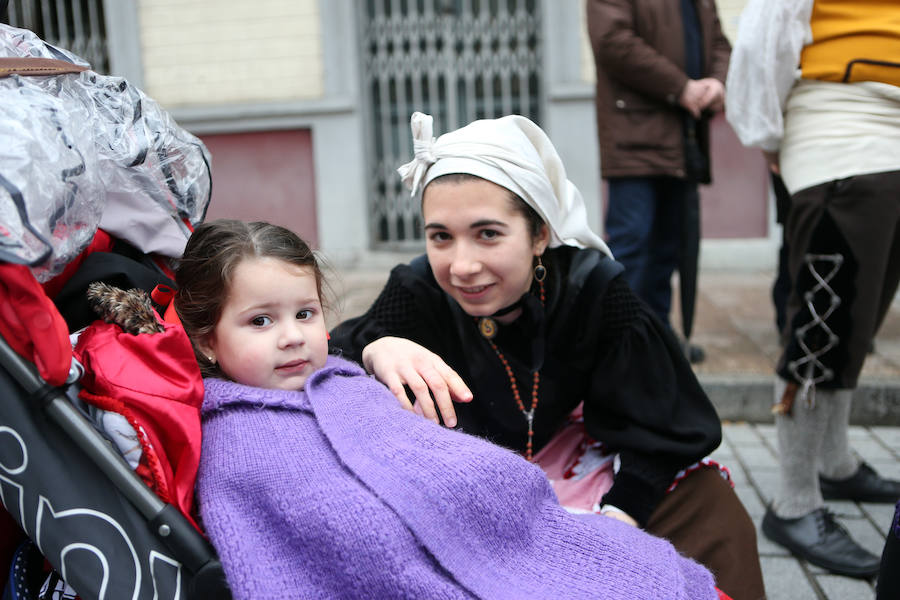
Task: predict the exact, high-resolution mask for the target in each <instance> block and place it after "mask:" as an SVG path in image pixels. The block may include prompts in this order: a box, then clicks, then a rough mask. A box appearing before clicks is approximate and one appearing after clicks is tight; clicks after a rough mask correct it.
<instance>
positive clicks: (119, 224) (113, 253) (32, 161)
mask: <svg viewBox="0 0 900 600" xmlns="http://www.w3.org/2000/svg"><path fill="white" fill-rule="evenodd" d="M210 191H211V179H210V172H209V154H208V152H207V150H206V148H205V147H204V146H203V144H202V142H200V141H199V140H198V139H197V138H195V137H194V136H192V135H191V134H189V133H187V132H186V131H184V130H182V129H181V128H179V127H178V126H177V125H175V123H174V122H173V121H172V120H171V119H170V118H169V116H168V115H167V114H166V113H165V112H164V111H162V110H161V109H160V108H159V107H158V106H157V105H156V104H155V103H154V102H153V101H152V100H150V99H149V98H147V97H146V96H145V95H144V94H143V93H142V92H141V91H140V90H137V89H135V88H134V87H133V86H131V85H129V84H128V82H127V81H125V80H123V79H121V78H115V77H106V76H102V75H99V74H97V73H94V72H93V71H91V70H90V68H89V65H87V64H86V63H85V62H84V61H83V60H82V59H80V58H79V57H77V56H75V55H73V54H71V53H69V52H67V51H65V50H61V49H59V48H55V47H53V46H50V45H49V44H46V43H45V42H43V41H42V40H40V39H39V38H37V36H35V35H34V34H33V33H31V32H30V31H27V30H23V29H17V28H13V27H9V26H7V25H3V24H0V277H2V279H0V502H2V505H3V508H0V569H2V570H3V571H5V572H4V573H3V574H0V589H4V586H3V582H4V580H6V586H5V591H4V592H3V596H2V597H3V600H6V599H7V598H9V599H12V598H29V599H31V598H39V597H40V598H45V597H46V598H62V597H73V594H76V593H77V595H78V597H80V598H116V599H118V598H131V599H138V598H148V599H149V598H172V599H181V598H194V597H196V598H229V597H230V592H229V590H228V587H227V584H226V583H225V579H224V574H223V572H222V568H221V564H220V563H219V561H218V559H217V557H216V555H215V552H214V550H213V549H212V547H211V546H210V545H209V543H208V542H207V541H206V538H205V536H204V535H203V534H202V532H201V531H200V530H199V528H198V527H197V526H196V525H195V523H194V522H193V520H192V514H191V501H192V485H193V475H194V473H195V468H196V459H197V458H198V457H199V412H198V408H199V407H198V406H197V405H196V404H198V403H199V400H198V399H197V390H198V389H199V390H200V391H199V397H200V398H202V383H201V384H200V387H199V388H198V387H196V385H195V384H196V382H197V381H200V380H199V372H196V373H194V372H193V371H190V369H192V368H195V367H196V364H195V363H193V357H192V356H188V358H187V359H184V360H182V361H181V363H180V367H179V368H180V369H181V370H182V372H185V373H188V374H189V375H190V376H191V379H190V382H191V385H193V386H194V387H191V388H190V390H191V393H192V394H193V396H192V401H191V402H192V403H193V405H191V403H182V404H180V405H174V404H173V405H167V404H166V403H165V402H166V401H167V399H165V398H160V397H158V396H159V394H157V396H154V397H152V400H153V401H154V402H156V404H155V405H154V406H151V407H150V409H149V410H150V411H151V413H152V411H153V409H154V408H156V409H158V410H157V415H155V416H154V415H153V414H150V418H149V419H143V418H142V417H141V415H143V414H144V413H142V412H141V411H142V410H144V409H143V408H142V409H139V410H138V409H135V410H134V411H133V414H132V416H134V414H137V415H138V417H137V420H134V419H127V421H128V422H129V423H131V424H132V425H136V427H133V428H132V429H131V433H132V434H134V436H135V438H140V440H141V447H140V448H139V449H138V455H140V457H139V458H138V459H134V458H133V457H130V458H129V460H126V458H125V456H127V454H126V453H125V452H124V451H123V450H122V449H121V444H120V441H121V438H120V437H116V436H115V435H113V434H112V433H111V432H110V430H109V429H108V428H104V427H103V424H104V423H108V422H109V421H106V420H104V417H109V416H116V415H117V413H115V411H113V410H110V407H109V406H107V407H105V408H104V409H102V410H101V409H98V408H97V406H92V405H91V404H90V403H89V402H86V401H85V398H91V397H92V396H91V395H90V394H86V393H85V391H86V389H87V388H86V387H85V386H86V385H87V384H85V382H86V381H93V382H94V384H95V385H96V383H97V381H98V378H97V377H98V375H97V374H98V373H99V372H100V371H101V370H102V369H101V368H100V366H103V367H104V368H107V367H108V370H109V371H115V372H116V373H115V376H117V377H119V378H120V381H121V380H122V379H123V378H124V379H125V380H126V386H125V387H128V386H129V385H130V386H131V387H132V388H133V390H132V391H134V393H135V394H141V393H143V394H145V395H150V396H152V394H154V393H157V392H155V391H154V390H156V389H157V388H155V387H154V386H156V385H157V380H164V379H165V378H166V377H167V376H168V374H169V373H171V372H172V370H171V369H170V368H169V365H167V364H166V363H167V361H168V360H169V359H168V357H166V356H164V355H163V356H159V355H157V356H155V359H156V360H157V363H155V364H158V365H159V367H158V368H159V372H157V371H155V370H154V369H156V368H157V367H154V366H153V364H154V363H152V362H150V363H142V364H143V367H142V368H143V371H142V373H143V375H142V378H141V379H139V380H136V381H135V380H132V381H128V378H129V377H132V376H131V375H130V374H129V373H131V372H133V370H130V369H133V366H134V365H132V364H131V363H129V360H130V359H131V358H135V359H136V360H138V361H141V360H142V354H143V358H146V357H148V356H149V357H150V358H154V357H153V356H152V355H151V354H149V353H147V352H143V349H142V347H141V346H135V347H134V348H132V349H131V350H129V349H128V348H127V347H123V348H125V350H121V349H119V348H112V347H111V346H110V344H112V343H114V342H115V340H116V339H117V338H116V337H115V336H116V335H118V334H123V332H122V331H121V330H119V329H117V326H116V325H109V324H104V325H108V327H110V328H113V333H114V334H115V335H112V337H108V338H105V339H102V338H97V339H98V340H99V341H98V342H97V347H99V348H101V349H103V348H106V349H107V350H109V351H111V352H112V353H114V356H113V357H112V358H113V360H112V361H107V362H108V364H107V365H100V366H98V365H97V364H87V365H82V364H79V362H78V361H76V360H74V357H73V350H72V345H71V343H70V337H69V336H70V332H74V331H75V330H78V329H80V328H82V327H83V326H85V325H88V324H89V323H91V322H92V321H93V320H94V319H95V318H96V317H95V316H93V315H91V313H90V310H89V307H88V306H87V304H86V301H85V299H84V290H85V287H86V285H87V283H88V282H90V281H93V280H103V281H107V282H109V283H112V284H114V285H117V286H119V287H123V288H125V287H137V288H142V289H145V290H147V291H149V290H150V289H152V288H153V287H154V286H156V285H157V284H165V283H171V280H170V278H169V276H170V275H171V270H170V267H169V263H170V261H171V259H172V258H175V257H177V256H179V255H180V253H181V251H182V250H183V248H184V243H185V242H186V239H187V237H188V236H189V234H190V231H191V230H192V227H193V226H194V225H196V224H197V223H199V222H201V221H202V220H203V218H204V215H205V212H206V207H207V204H208V202H209V196H210ZM54 303H55V304H54ZM159 310H160V311H162V307H160V308H159ZM174 327H176V326H171V327H170V326H167V327H166V335H168V334H169V333H170V332H171V335H168V338H172V339H177V340H178V343H179V344H181V345H180V346H178V347H179V348H180V349H181V351H182V354H183V353H184V352H189V342H187V338H186V336H184V335H183V331H178V330H177V329H173V328H174ZM83 335H84V334H83ZM123 335H125V336H126V337H127V334H123ZM179 336H180V337H179ZM131 337H132V338H135V339H139V338H141V336H131ZM144 337H146V336H144ZM163 337H165V336H163ZM163 337H160V338H158V339H163ZM128 339H130V338H128ZM80 343H81V342H79V344H80ZM128 343H130V342H128ZM167 343H168V342H167ZM168 344H169V345H168V346H165V347H161V348H160V352H162V353H164V352H165V349H166V348H170V347H172V346H171V343H168ZM185 344H188V345H187V346H185ZM185 348H187V349H186V350H185ZM98 356H99V355H98ZM107 358H108V356H107ZM188 359H189V360H188ZM109 363H111V364H109ZM148 365H150V366H149V367H148ZM185 381H187V380H185ZM164 383H166V384H167V385H168V389H172V390H175V391H176V392H178V391H179V390H183V389H186V388H185V385H183V381H180V380H178V379H171V378H170V379H168V380H167V381H165V382H164ZM96 397H98V398H100V397H103V398H108V396H99V395H98V396H96ZM114 404H115V405H116V406H122V407H124V408H123V410H126V411H127V410H129V409H128V407H127V398H126V399H124V400H123V399H122V398H118V399H116V403H114ZM195 413H196V414H195ZM155 418H158V421H157V422H154V419H155ZM194 420H195V421H196V422H194ZM173 432H174V433H173ZM182 434H183V435H182ZM179 435H181V436H182V437H181V438H179V437H178V436H179ZM176 442H177V443H176ZM186 449H190V452H188V451H187V450H186ZM141 450H143V452H141ZM170 452H171V454H170ZM123 455H124V456H123ZM185 457H187V458H185ZM129 461H130V462H129ZM192 461H193V462H192ZM192 465H193V468H194V473H192V472H191V467H192ZM135 468H137V471H136V470H135ZM142 468H143V469H145V471H146V472H142ZM148 472H149V475H148ZM148 479H149V480H150V481H155V482H157V483H158V484H159V486H154V487H153V488H152V489H151V487H150V486H148V484H147V481H148ZM161 490H162V491H165V493H164V494H161V493H160V491H161ZM4 509H5V511H4ZM20 538H24V541H23V542H22V543H21V544H16V546H15V547H14V548H10V547H9V546H11V542H13V541H18V540H19V539H20ZM4 545H6V546H7V547H6V548H4ZM4 552H5V553H6V555H4ZM10 553H13V554H14V555H13V557H12V558H11V557H10V556H9V554H10ZM4 561H5V562H4ZM48 565H49V566H48ZM7 570H8V571H7Z"/></svg>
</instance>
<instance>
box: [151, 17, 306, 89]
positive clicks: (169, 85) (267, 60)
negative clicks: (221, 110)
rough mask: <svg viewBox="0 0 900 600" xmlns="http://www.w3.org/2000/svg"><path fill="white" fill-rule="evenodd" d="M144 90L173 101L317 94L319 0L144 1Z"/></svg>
mask: <svg viewBox="0 0 900 600" xmlns="http://www.w3.org/2000/svg"><path fill="white" fill-rule="evenodd" d="M138 19H139V20H140V23H141V28H140V40H141V52H142V57H143V65H144V89H145V91H146V92H147V93H148V94H150V96H151V97H153V98H155V99H156V100H157V101H158V102H160V103H161V104H163V105H165V106H168V107H176V106H191V105H221V104H234V103H245V102H276V101H284V100H298V99H307V98H320V97H321V96H322V94H323V81H322V45H321V38H322V33H321V28H320V19H319V8H318V2H316V0H254V1H253V2H247V1H246V0H141V1H140V2H139V4H138Z"/></svg>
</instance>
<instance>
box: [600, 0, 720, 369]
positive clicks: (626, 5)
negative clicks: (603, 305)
mask: <svg viewBox="0 0 900 600" xmlns="http://www.w3.org/2000/svg"><path fill="white" fill-rule="evenodd" d="M587 16H588V30H589V34H590V40H591V46H592V49H593V53H594V61H595V64H596V69H597V99H596V104H597V129H598V134H599V138H600V163H601V173H602V175H603V177H604V178H605V179H606V180H607V183H608V188H609V193H608V201H607V215H606V232H607V235H608V239H607V242H608V244H609V247H610V249H611V250H612V251H613V254H614V255H615V257H616V259H617V260H618V261H619V262H621V263H622V264H623V265H625V279H626V281H627V282H628V284H629V285H630V286H631V288H632V289H633V290H634V291H635V292H636V293H637V295H638V296H639V297H640V298H641V299H643V300H644V301H645V302H646V303H647V304H648V305H649V306H650V308H651V309H652V310H653V312H654V313H655V314H656V315H657V316H658V317H659V319H660V320H661V321H662V322H663V323H666V324H668V323H669V310H670V307H671V298H672V289H671V284H670V280H671V277H672V273H673V272H674V270H675V269H676V267H677V266H678V264H679V257H680V252H681V248H682V245H684V244H691V245H694V246H696V244H697V243H698V241H699V224H698V223H697V222H698V221H699V196H698V193H697V184H698V183H709V182H710V180H711V178H710V160H709V127H708V123H709V118H710V117H711V116H712V115H713V113H715V112H717V111H720V110H722V107H723V103H724V97H725V86H724V81H725V76H726V74H727V72H728V59H729V55H730V53H731V46H730V44H729V43H728V40H727V39H726V38H725V36H724V35H723V33H722V28H721V26H720V24H719V17H718V14H717V12H716V5H715V2H714V1H713V0H679V1H677V2H676V1H673V0H588V4H587ZM685 215H692V217H691V219H692V221H693V223H691V225H693V227H691V229H692V230H693V233H691V234H689V235H690V236H691V237H693V238H695V239H690V240H688V239H685V240H682V229H683V227H684V224H683V219H684V217H685ZM688 258H689V259H690V260H692V261H693V265H692V267H693V270H694V271H696V256H694V257H688ZM682 268H683V267H682ZM688 333H689V332H687V331H685V334H688ZM689 357H690V358H691V360H692V362H697V361H699V360H702V359H703V355H702V351H701V350H700V349H699V348H697V347H693V348H690V352H689Z"/></svg>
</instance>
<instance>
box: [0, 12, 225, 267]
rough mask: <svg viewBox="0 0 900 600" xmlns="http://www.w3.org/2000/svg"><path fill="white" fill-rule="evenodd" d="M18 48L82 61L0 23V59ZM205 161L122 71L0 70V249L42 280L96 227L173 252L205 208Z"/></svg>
mask: <svg viewBox="0 0 900 600" xmlns="http://www.w3.org/2000/svg"><path fill="white" fill-rule="evenodd" d="M22 57H29V58H50V59H57V60H63V61H66V62H70V63H73V64H75V65H80V66H85V67H87V66H89V65H88V63H86V62H85V61H84V60H83V59H81V58H79V57H78V56H75V55H74V54H72V53H70V52H68V51H65V50H61V49H59V48H55V47H53V46H51V45H49V44H47V43H45V42H44V41H43V40H41V39H40V38H38V37H37V36H36V35H35V34H34V33H32V32H30V31H28V30H25V29H17V28H15V27H10V26H8V25H4V24H2V23H0V58H22ZM209 165H210V156H209V152H208V150H207V149H206V147H205V146H204V145H203V142H201V141H200V140H199V139H197V138H196V137H195V136H193V135H192V134H190V133H189V132H187V131H186V130H184V129H182V128H181V127H179V126H178V125H177V124H176V123H175V121H174V120H173V119H172V118H171V117H170V116H169V114H168V113H166V112H165V111H164V110H163V109H161V108H160V107H159V105H158V104H156V102H154V101H153V100H152V99H150V98H148V97H147V96H146V95H145V94H144V93H143V92H142V91H141V90H139V89H138V88H136V87H134V86H133V85H131V84H130V83H128V81H126V80H125V79H122V78H121V77H111V76H105V75H100V74H98V73H96V72H94V71H91V70H86V71H82V72H81V73H71V74H55V75H46V76H44V75H42V76H34V75H17V74H12V75H9V76H7V77H0V260H4V261H7V262H13V263H19V264H26V265H29V266H30V267H31V268H32V271H33V272H34V274H35V276H36V277H37V278H38V280H39V281H46V280H48V279H50V278H51V277H53V276H54V275H56V274H57V273H59V272H60V271H61V270H62V269H63V267H64V266H65V265H66V264H67V263H68V262H69V261H70V260H72V259H73V258H74V257H75V256H77V255H78V254H79V253H80V252H81V251H82V250H83V249H84V248H85V247H86V246H87V245H88V244H89V243H90V242H91V240H92V239H93V236H94V234H95V232H96V230H97V228H98V227H102V228H103V229H104V230H105V231H107V232H108V233H110V234H112V235H113V236H114V237H116V238H119V239H123V240H125V241H127V242H129V243H131V244H132V245H134V246H135V247H137V248H138V249H140V250H142V251H143V252H147V253H157V254H161V255H163V256H169V257H178V256H180V255H181V253H182V252H183V250H184V244H185V242H186V241H187V238H188V236H189V235H190V230H191V228H190V227H189V226H188V224H190V226H191V227H192V226H194V225H197V224H199V223H200V222H201V221H202V220H203V217H204V215H205V213H206V207H207V205H208V203H209V197H210V192H211V186H212V181H211V176H210V167H209Z"/></svg>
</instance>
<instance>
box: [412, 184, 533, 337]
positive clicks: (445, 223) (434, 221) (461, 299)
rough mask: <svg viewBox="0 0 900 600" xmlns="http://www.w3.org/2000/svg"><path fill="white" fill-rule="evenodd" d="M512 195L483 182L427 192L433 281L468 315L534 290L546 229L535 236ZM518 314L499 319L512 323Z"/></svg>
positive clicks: (435, 187) (440, 186) (428, 249)
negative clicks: (535, 266)
mask: <svg viewBox="0 0 900 600" xmlns="http://www.w3.org/2000/svg"><path fill="white" fill-rule="evenodd" d="M515 202H516V199H515V197H514V195H513V194H512V192H510V191H509V190H507V189H506V188H504V187H502V186H499V185H497V184H495V183H492V182H490V181H487V180H484V179H479V178H467V179H464V180H450V181H441V180H440V179H436V180H434V181H432V182H431V183H430V184H429V185H428V187H426V188H425V192H424V196H423V199H422V213H423V216H424V218H425V237H426V242H425V248H426V252H427V254H428V262H429V263H431V269H432V271H433V272H434V276H435V279H436V280H437V282H438V284H439V285H440V286H441V289H443V290H444V291H445V292H447V293H448V294H450V296H451V297H452V298H453V299H454V300H456V301H457V302H458V303H459V305H460V306H461V307H462V308H463V310H465V311H466V312H467V313H468V314H470V315H472V316H476V317H482V316H488V315H492V314H494V313H495V312H497V311H498V310H500V309H502V308H505V307H507V306H509V305H511V304H513V303H515V302H516V301H517V300H518V299H519V298H520V297H521V296H522V294H524V293H525V292H527V291H528V290H529V289H530V287H531V282H532V278H533V276H534V257H535V256H539V255H541V254H543V252H544V250H545V249H546V247H547V244H548V242H549V233H548V229H547V227H546V226H544V227H542V228H541V231H540V233H539V234H538V235H537V236H536V237H532V234H531V233H530V230H529V223H528V220H527V219H526V218H525V215H524V214H522V212H521V211H520V210H519V209H518V208H517V207H516V205H515ZM519 312H520V311H514V312H512V313H510V314H509V315H505V316H504V317H501V318H500V319H498V320H500V321H503V322H508V321H512V320H514V319H515V318H516V317H518V316H519Z"/></svg>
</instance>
